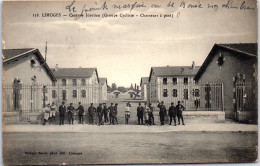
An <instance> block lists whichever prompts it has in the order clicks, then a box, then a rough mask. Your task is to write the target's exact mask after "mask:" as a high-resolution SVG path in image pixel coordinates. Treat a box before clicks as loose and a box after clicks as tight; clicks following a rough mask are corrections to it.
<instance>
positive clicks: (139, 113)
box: [137, 102, 144, 125]
mask: <svg viewBox="0 0 260 166" xmlns="http://www.w3.org/2000/svg"><path fill="white" fill-rule="evenodd" d="M143 116H144V108H143V106H142V104H141V103H140V102H139V106H138V107H137V117H138V125H140V122H141V124H142V125H143V124H144V123H143Z"/></svg>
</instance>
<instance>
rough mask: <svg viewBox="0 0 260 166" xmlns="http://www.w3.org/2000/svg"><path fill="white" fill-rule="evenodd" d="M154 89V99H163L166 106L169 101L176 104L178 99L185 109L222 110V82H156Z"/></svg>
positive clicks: (168, 104)
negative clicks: (174, 83) (156, 85)
mask: <svg viewBox="0 0 260 166" xmlns="http://www.w3.org/2000/svg"><path fill="white" fill-rule="evenodd" d="M156 89H158V93H157V97H156V99H157V100H158V101H163V102H164V103H165V105H166V107H169V106H170V104H171V102H173V103H174V105H177V103H178V101H180V102H181V103H182V105H183V106H184V107H185V108H186V110H187V111H223V110H224V103H223V101H224V97H223V84H222V83H214V82H213V83H187V84H183V83H182V84H176V85H173V84H167V85H165V84H158V88H156ZM149 96H151V97H152V95H149ZM150 100H151V98H150Z"/></svg>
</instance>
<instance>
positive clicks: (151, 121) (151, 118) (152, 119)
mask: <svg viewBox="0 0 260 166" xmlns="http://www.w3.org/2000/svg"><path fill="white" fill-rule="evenodd" d="M149 108H150V114H149V123H150V125H152V124H153V125H155V123H154V116H153V111H154V107H153V106H152V104H151V103H150V104H149Z"/></svg>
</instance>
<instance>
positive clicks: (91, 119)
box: [88, 103, 96, 125]
mask: <svg viewBox="0 0 260 166" xmlns="http://www.w3.org/2000/svg"><path fill="white" fill-rule="evenodd" d="M95 112H96V108H95V107H94V106H93V103H91V104H90V107H89V108H88V116H89V124H92V125H94V115H95Z"/></svg>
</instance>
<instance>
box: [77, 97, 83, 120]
mask: <svg viewBox="0 0 260 166" xmlns="http://www.w3.org/2000/svg"><path fill="white" fill-rule="evenodd" d="M77 110H78V111H79V124H83V114H84V107H83V106H82V105H81V102H79V107H78V109H77Z"/></svg>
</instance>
